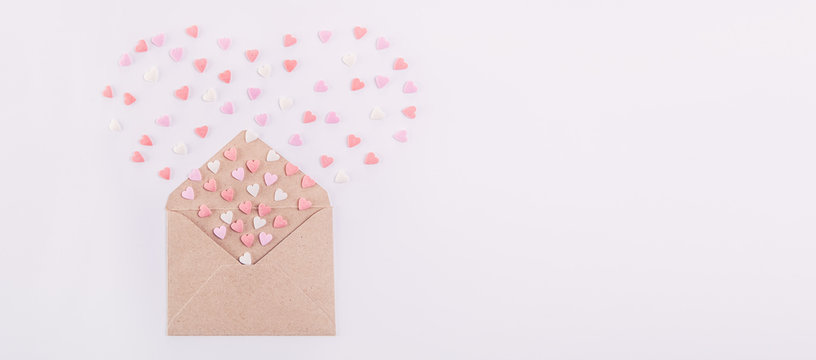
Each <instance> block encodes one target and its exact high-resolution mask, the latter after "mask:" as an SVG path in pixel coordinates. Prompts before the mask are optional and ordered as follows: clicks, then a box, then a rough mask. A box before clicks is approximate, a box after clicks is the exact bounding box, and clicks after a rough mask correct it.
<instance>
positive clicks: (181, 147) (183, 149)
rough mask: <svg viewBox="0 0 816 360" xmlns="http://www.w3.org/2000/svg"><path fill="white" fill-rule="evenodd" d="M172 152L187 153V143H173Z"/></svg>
mask: <svg viewBox="0 0 816 360" xmlns="http://www.w3.org/2000/svg"><path fill="white" fill-rule="evenodd" d="M173 152H174V153H176V154H179V155H187V145H184V143H183V142H180V143H178V144H176V145H173Z"/></svg>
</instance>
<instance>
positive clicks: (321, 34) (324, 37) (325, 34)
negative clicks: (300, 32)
mask: <svg viewBox="0 0 816 360" xmlns="http://www.w3.org/2000/svg"><path fill="white" fill-rule="evenodd" d="M331 36H332V32H331V31H328V30H322V31H318V32H317V38H318V39H320V42H322V43H324V44H325V43H326V42H327V41H329V39H331Z"/></svg>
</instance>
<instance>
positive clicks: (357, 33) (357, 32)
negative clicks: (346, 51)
mask: <svg viewBox="0 0 816 360" xmlns="http://www.w3.org/2000/svg"><path fill="white" fill-rule="evenodd" d="M367 32H368V29H366V28H364V27H360V26H355V27H354V38H355V39H357V40H360V38H362V37H363V35H365V34H366V33H367Z"/></svg>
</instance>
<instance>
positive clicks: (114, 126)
mask: <svg viewBox="0 0 816 360" xmlns="http://www.w3.org/2000/svg"><path fill="white" fill-rule="evenodd" d="M108 129H110V130H111V131H122V124H120V123H119V120H116V118H113V119H111V121H110V124H108Z"/></svg>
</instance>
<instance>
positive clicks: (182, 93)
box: [176, 85, 190, 100]
mask: <svg viewBox="0 0 816 360" xmlns="http://www.w3.org/2000/svg"><path fill="white" fill-rule="evenodd" d="M189 95H190V88H189V87H187V85H184V86H182V87H180V88H178V89H176V98H178V99H181V100H187V97H188V96H189Z"/></svg>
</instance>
